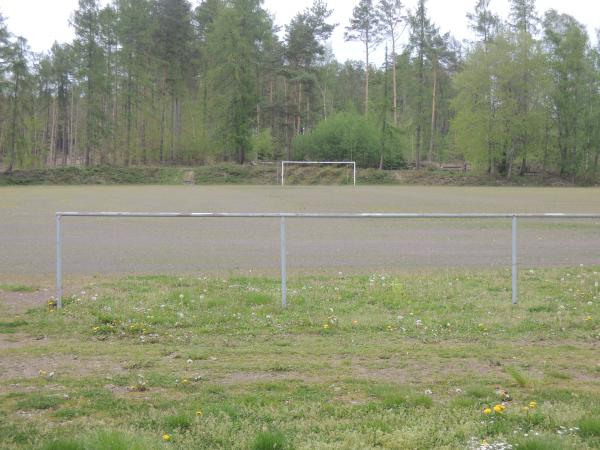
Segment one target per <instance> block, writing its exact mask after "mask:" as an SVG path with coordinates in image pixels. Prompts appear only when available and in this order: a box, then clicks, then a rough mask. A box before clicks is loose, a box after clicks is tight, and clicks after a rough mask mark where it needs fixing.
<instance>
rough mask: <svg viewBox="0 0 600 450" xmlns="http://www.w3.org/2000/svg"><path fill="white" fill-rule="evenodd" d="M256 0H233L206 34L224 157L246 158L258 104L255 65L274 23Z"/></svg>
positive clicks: (259, 61) (214, 103) (259, 62)
mask: <svg viewBox="0 0 600 450" xmlns="http://www.w3.org/2000/svg"><path fill="white" fill-rule="evenodd" d="M260 4H261V2H260V1H259V0H233V1H232V2H231V4H230V6H228V7H227V8H225V9H224V10H223V11H222V12H221V13H220V14H219V16H218V17H217V19H216V20H215V23H214V28H213V30H212V31H211V32H210V33H209V35H208V37H207V46H208V55H209V61H210V63H211V71H210V75H209V76H210V81H211V87H212V92H213V97H212V100H213V103H212V106H213V109H214V111H215V114H217V115H218V116H219V122H220V125H221V126H220V127H219V130H218V131H219V132H220V133H219V134H220V135H221V139H222V141H223V144H224V145H225V148H226V149H228V150H229V151H226V154H225V158H224V159H230V157H231V156H233V159H234V160H236V161H237V162H238V163H239V164H244V162H246V155H247V154H248V152H249V150H250V137H251V135H252V130H253V127H254V125H255V118H256V114H255V113H256V107H257V104H258V92H257V89H256V86H257V79H256V77H257V68H258V67H260V65H261V60H262V56H263V54H262V48H263V46H262V44H263V43H264V42H265V41H266V40H267V39H268V38H269V36H270V35H271V34H272V32H273V24H272V23H271V20H270V18H269V16H268V14H267V12H266V11H265V10H264V9H262V7H261V5H260Z"/></svg>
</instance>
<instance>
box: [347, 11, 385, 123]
mask: <svg viewBox="0 0 600 450" xmlns="http://www.w3.org/2000/svg"><path fill="white" fill-rule="evenodd" d="M344 38H345V39H346V41H360V42H362V43H363V45H364V46H365V117H366V116H368V115H369V71H370V64H369V56H370V52H371V50H373V49H375V48H376V47H377V46H378V45H379V44H380V43H381V25H380V23H379V16H378V14H377V10H376V8H375V5H374V4H373V0H360V1H359V3H358V5H357V6H355V7H354V10H353V12H352V18H351V19H350V25H348V26H347V27H346V33H345V34H344Z"/></svg>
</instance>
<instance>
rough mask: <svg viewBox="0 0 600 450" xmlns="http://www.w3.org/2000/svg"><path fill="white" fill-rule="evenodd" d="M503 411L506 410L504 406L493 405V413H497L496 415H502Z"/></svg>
mask: <svg viewBox="0 0 600 450" xmlns="http://www.w3.org/2000/svg"><path fill="white" fill-rule="evenodd" d="M505 409H506V407H505V406H504V405H495V406H494V412H497V413H498V414H502V413H503V412H504V410H505Z"/></svg>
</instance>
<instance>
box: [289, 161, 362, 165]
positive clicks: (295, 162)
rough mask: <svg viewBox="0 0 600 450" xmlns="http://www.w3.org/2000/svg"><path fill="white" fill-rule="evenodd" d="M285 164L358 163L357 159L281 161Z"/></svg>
mask: <svg viewBox="0 0 600 450" xmlns="http://www.w3.org/2000/svg"><path fill="white" fill-rule="evenodd" d="M281 162H282V163H283V164H340V165H342V164H356V161H281Z"/></svg>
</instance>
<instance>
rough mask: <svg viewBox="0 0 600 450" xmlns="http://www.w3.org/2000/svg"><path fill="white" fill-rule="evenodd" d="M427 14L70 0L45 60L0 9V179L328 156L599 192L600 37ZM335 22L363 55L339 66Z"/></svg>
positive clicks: (421, 4) (241, 3)
mask: <svg viewBox="0 0 600 450" xmlns="http://www.w3.org/2000/svg"><path fill="white" fill-rule="evenodd" d="M427 6H428V5H427V1H426V0H419V1H418V2H417V5H416V8H414V9H408V8H407V7H405V6H404V5H403V4H402V3H401V2H400V1H398V0H376V1H374V0H356V6H355V8H354V11H353V15H352V17H349V18H348V21H347V23H340V24H336V23H334V22H333V21H332V20H331V14H332V11H331V10H330V9H329V6H328V5H327V3H326V2H325V0H315V1H314V3H313V5H312V6H311V7H310V8H307V9H305V10H303V11H300V12H298V13H297V14H296V15H295V16H294V17H293V18H292V20H291V21H290V23H288V24H287V25H285V26H284V27H283V28H280V27H278V26H276V25H275V24H274V20H273V17H272V15H271V14H270V12H269V11H267V10H266V9H265V8H264V6H263V4H262V1H261V0H203V1H201V2H196V4H192V3H190V2H189V1H188V0H112V2H111V3H110V4H108V5H107V6H102V5H101V4H100V2H99V0H79V5H78V8H77V9H76V10H75V11H74V12H73V14H72V17H71V26H72V27H73V30H74V32H75V38H74V40H73V41H72V42H70V43H55V44H54V45H53V46H52V48H51V49H49V50H48V51H47V52H43V53H41V54H38V53H34V52H32V51H31V50H30V49H29V47H28V44H27V41H26V40H25V39H24V38H22V37H19V36H14V35H13V34H12V33H11V32H10V30H9V29H8V26H7V24H6V20H5V19H4V18H3V16H2V11H1V8H0V167H1V169H2V170H3V171H5V172H11V171H13V170H16V169H31V168H43V167H57V166H71V165H81V166H94V165H114V166H129V165H136V166H138V165H152V166H155V165H161V164H165V165H203V164H212V163H217V162H224V161H225V162H226V161H229V162H235V163H238V164H245V163H249V162H255V161H261V160H264V161H272V160H278V159H282V158H285V159H298V160H301V159H309V158H310V159H325V158H327V159H330V158H331V159H338V158H339V159H352V160H355V161H357V163H358V164H359V166H360V167H373V168H379V169H398V168H406V167H414V168H417V169H419V168H422V167H436V165H439V164H440V163H444V162H457V161H460V162H467V163H468V164H469V165H470V167H472V168H473V169H474V170H479V171H481V172H487V173H489V174H490V175H491V176H501V177H505V178H508V179H510V178H511V177H514V176H517V175H524V174H552V175H556V176H560V177H563V178H565V179H566V180H569V181H573V182H585V181H595V180H597V179H598V164H599V158H600V127H598V124H599V123H600V45H598V44H597V43H596V42H597V41H598V40H599V39H598V37H599V36H596V37H595V39H594V42H593V41H592V39H591V38H590V36H589V35H588V32H587V29H586V27H585V26H584V25H582V24H581V23H579V22H578V21H577V20H576V19H575V18H574V17H572V16H569V15H566V14H562V13H561V12H559V11H556V10H549V11H546V12H544V13H543V14H542V13H538V11H537V9H536V4H535V0H510V15H509V16H508V17H499V16H498V15H496V14H495V13H494V12H493V4H492V1H491V0H476V1H474V5H473V8H472V11H471V12H470V13H468V14H467V16H466V17H465V21H467V22H468V25H469V27H470V28H471V29H472V31H473V36H474V39H473V40H471V41H463V42H459V41H458V40H457V39H455V38H454V37H453V36H452V35H451V34H450V33H443V32H442V31H441V30H440V29H439V27H437V26H436V25H435V23H433V22H432V20H431V18H430V16H429V11H428V9H427ZM335 27H343V29H344V30H345V39H346V40H347V41H358V42H360V43H361V44H362V46H363V48H364V59H363V60H361V61H345V62H341V61H337V60H336V59H335V57H334V55H333V54H332V51H331V48H330V45H329V44H328V42H329V39H330V37H331V35H332V32H333V31H334V29H335ZM376 48H385V54H386V58H385V62H384V63H383V64H378V65H375V64H373V63H372V61H371V59H370V58H371V55H372V53H373V51H374V50H375V49H376Z"/></svg>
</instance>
